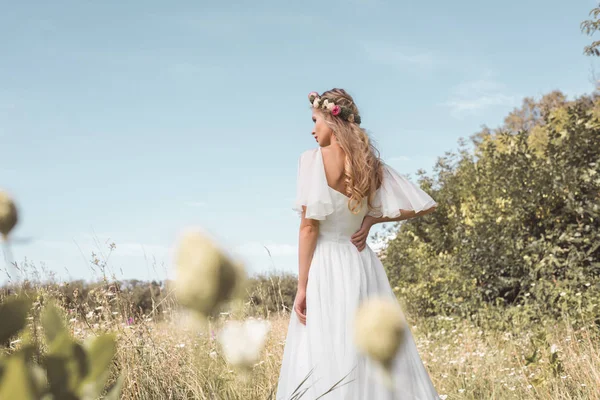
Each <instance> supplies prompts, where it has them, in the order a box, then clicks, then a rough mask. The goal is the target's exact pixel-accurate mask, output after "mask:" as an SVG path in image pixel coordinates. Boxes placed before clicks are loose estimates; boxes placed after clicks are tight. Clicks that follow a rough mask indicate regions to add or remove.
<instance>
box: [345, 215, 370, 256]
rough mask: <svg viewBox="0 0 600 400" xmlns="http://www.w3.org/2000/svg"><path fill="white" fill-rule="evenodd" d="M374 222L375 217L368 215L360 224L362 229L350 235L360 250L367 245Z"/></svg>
mask: <svg viewBox="0 0 600 400" xmlns="http://www.w3.org/2000/svg"><path fill="white" fill-rule="evenodd" d="M373 224H374V218H373V217H371V216H368V215H367V216H366V217H365V218H364V219H363V222H362V224H361V226H360V229H359V230H358V231H356V232H355V233H354V235H352V236H351V237H350V240H351V241H352V243H353V244H354V245H355V246H356V248H357V249H358V251H363V250H364V249H365V247H366V246H367V238H368V237H369V231H370V230H371V227H372V226H373Z"/></svg>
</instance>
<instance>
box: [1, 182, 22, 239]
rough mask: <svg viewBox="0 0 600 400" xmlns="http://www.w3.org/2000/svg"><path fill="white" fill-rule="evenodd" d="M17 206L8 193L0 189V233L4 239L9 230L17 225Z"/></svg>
mask: <svg viewBox="0 0 600 400" xmlns="http://www.w3.org/2000/svg"><path fill="white" fill-rule="evenodd" d="M17 222H18V216H17V207H16V206H15V203H14V202H13V200H12V199H11V198H10V197H9V196H8V194H6V193H4V192H2V191H0V234H2V237H3V238H4V239H5V240H6V238H7V237H8V234H9V233H10V231H12V230H13V228H14V227H15V225H17Z"/></svg>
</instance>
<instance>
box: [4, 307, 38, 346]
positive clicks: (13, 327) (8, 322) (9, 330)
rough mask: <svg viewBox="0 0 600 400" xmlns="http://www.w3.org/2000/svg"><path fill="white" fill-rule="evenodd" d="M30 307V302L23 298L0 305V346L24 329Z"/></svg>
mask: <svg viewBox="0 0 600 400" xmlns="http://www.w3.org/2000/svg"><path fill="white" fill-rule="evenodd" d="M30 306H31V303H30V301H29V300H28V299H24V298H14V299H10V300H6V301H5V302H4V303H2V304H0V321H2V323H1V324H0V345H2V344H4V343H6V342H7V341H8V340H9V339H10V338H11V337H12V336H14V335H16V334H17V333H19V331H20V330H21V329H23V328H24V327H25V324H26V322H27V313H28V312H29V308H30Z"/></svg>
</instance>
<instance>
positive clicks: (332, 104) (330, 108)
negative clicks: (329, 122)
mask: <svg viewBox="0 0 600 400" xmlns="http://www.w3.org/2000/svg"><path fill="white" fill-rule="evenodd" d="M333 107H335V103H329V104H327V109H328V110H329V111H331V110H333Z"/></svg>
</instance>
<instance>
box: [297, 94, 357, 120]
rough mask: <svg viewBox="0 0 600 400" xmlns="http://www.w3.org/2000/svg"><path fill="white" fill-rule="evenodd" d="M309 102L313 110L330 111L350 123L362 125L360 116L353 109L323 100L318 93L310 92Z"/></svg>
mask: <svg viewBox="0 0 600 400" xmlns="http://www.w3.org/2000/svg"><path fill="white" fill-rule="evenodd" d="M308 100H309V101H310V103H311V104H312V106H313V108H317V109H321V110H328V111H329V112H331V115H334V116H336V117H340V118H341V119H343V120H345V121H348V122H354V123H356V124H360V115H358V114H354V113H353V111H352V109H350V108H349V107H345V106H339V105H337V104H335V103H334V102H333V101H331V100H329V99H321V96H319V93H317V92H310V93H309V94H308Z"/></svg>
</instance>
